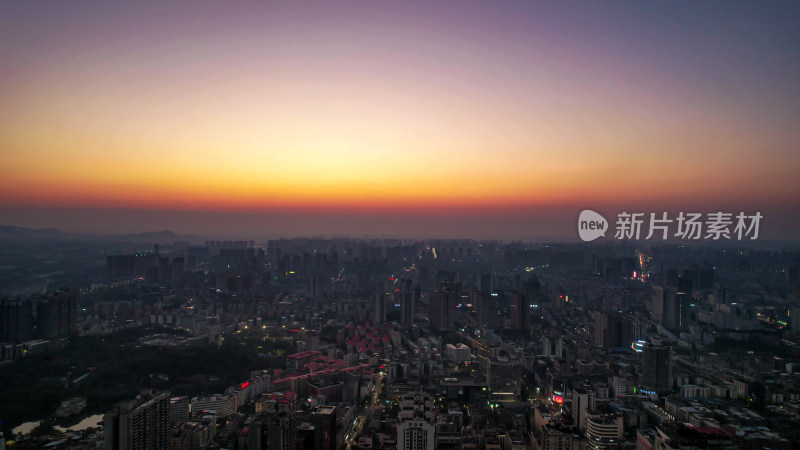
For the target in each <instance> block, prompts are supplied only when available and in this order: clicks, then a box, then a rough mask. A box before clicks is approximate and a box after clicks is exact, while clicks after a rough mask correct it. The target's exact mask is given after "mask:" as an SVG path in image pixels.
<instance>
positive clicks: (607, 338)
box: [594, 313, 633, 348]
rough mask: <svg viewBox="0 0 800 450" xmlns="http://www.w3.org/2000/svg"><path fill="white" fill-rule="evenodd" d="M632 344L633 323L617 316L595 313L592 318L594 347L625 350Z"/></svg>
mask: <svg viewBox="0 0 800 450" xmlns="http://www.w3.org/2000/svg"><path fill="white" fill-rule="evenodd" d="M632 342H633V322H631V320H629V319H628V318H625V317H622V316H620V315H618V314H605V313H597V315H596V316H595V317H594V345H595V346H597V347H602V348H623V347H625V348H627V347H630V346H631V343H632Z"/></svg>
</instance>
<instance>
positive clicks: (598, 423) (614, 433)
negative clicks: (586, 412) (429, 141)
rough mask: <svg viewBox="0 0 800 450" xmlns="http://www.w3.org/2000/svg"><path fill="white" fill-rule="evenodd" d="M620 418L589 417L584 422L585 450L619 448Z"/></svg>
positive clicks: (605, 416)
mask: <svg viewBox="0 0 800 450" xmlns="http://www.w3.org/2000/svg"><path fill="white" fill-rule="evenodd" d="M622 424H623V421H622V417H620V416H617V415H614V414H606V415H601V416H590V417H589V418H587V420H586V440H587V441H588V442H587V444H588V445H587V448H589V449H592V450H601V449H607V448H618V447H620V440H621V439H622Z"/></svg>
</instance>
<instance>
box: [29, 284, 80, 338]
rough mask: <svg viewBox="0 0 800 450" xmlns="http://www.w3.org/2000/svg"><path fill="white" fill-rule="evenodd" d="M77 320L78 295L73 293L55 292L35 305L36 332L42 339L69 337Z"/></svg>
mask: <svg viewBox="0 0 800 450" xmlns="http://www.w3.org/2000/svg"><path fill="white" fill-rule="evenodd" d="M77 319H78V295H77V293H76V292H74V291H70V290H63V291H56V292H53V293H50V294H48V295H46V296H42V297H40V298H39V300H38V302H37V303H36V332H37V335H38V336H39V337H40V338H42V339H54V338H60V337H66V336H69V334H70V333H72V331H73V330H75V326H76V323H77Z"/></svg>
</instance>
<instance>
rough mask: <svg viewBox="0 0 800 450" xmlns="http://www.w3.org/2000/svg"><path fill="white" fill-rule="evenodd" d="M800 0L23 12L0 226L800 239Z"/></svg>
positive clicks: (1, 36)
mask: <svg viewBox="0 0 800 450" xmlns="http://www.w3.org/2000/svg"><path fill="white" fill-rule="evenodd" d="M798 23H800V3H797V2H735V1H719V2H716V1H710V2H612V1H603V2H533V1H531V2H527V1H499V2H482V1H458V2H447V1H441V2H416V1H410V2H366V1H364V2H361V1H342V2H302V1H297V2H275V3H268V2H197V1H192V2H182V1H174V2H151V3H146V4H145V3H144V2H137V3H125V4H122V3H117V2H99V1H98V2H95V1H77V2H3V3H2V4H0V158H1V159H0V161H1V162H0V224H6V225H18V226H30V227H34V228H39V227H56V228H60V229H62V230H65V231H71V232H96V233H103V234H114V233H127V232H140V231H155V230H162V229H170V230H172V231H175V232H178V233H193V234H205V235H208V234H220V235H224V236H233V235H237V236H238V235H250V236H252V237H256V238H260V237H279V236H294V235H303V234H310V235H350V236H367V235H369V236H398V237H445V236H454V237H475V238H499V239H561V238H574V237H575V236H576V235H577V232H576V231H575V220H576V218H577V216H578V213H579V212H580V211H581V210H582V209H584V208H592V209H595V210H600V211H604V212H606V213H611V214H613V213H615V212H618V211H622V210H625V211H642V212H651V211H652V212H660V211H681V210H696V211H716V210H726V211H734V212H738V211H747V212H755V211H761V212H762V214H764V216H765V218H764V222H763V228H762V235H763V236H764V237H766V238H771V239H797V238H798V235H797V231H796V230H797V229H800V205H799V204H798V198H800V183H798V182H797V179H798V173H800V127H799V126H798V124H799V123H800V83H798V82H797V80H798V78H800V27H798V26H797V24H798Z"/></svg>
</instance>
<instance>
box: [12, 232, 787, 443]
mask: <svg viewBox="0 0 800 450" xmlns="http://www.w3.org/2000/svg"><path fill="white" fill-rule="evenodd" d="M15 232H17V233H23V232H28V233H32V231H30V230H21V229H17V230H15ZM53 233H55V232H53ZM153 237H160V238H161V240H160V241H159V242H158V243H155V244H152V245H150V244H147V243H145V241H146V240H147V239H148V238H153ZM165 238H172V239H173V240H171V241H166V240H164V239H165ZM38 239H48V240H49V242H50V244H49V246H48V247H49V248H55V249H56V252H57V254H55V255H49V254H46V253H45V254H42V255H29V256H31V257H34V256H40V257H43V258H45V259H50V258H53V260H51V261H49V263H50V267H49V273H42V272H41V271H42V269H43V267H37V266H35V265H33V266H32V267H28V268H26V271H27V273H28V275H29V276H30V279H32V280H33V279H36V280H40V279H41V278H46V279H47V278H49V280H50V281H48V282H45V284H44V285H36V289H39V290H40V293H38V294H35V295H33V294H31V293H23V292H24V288H23V287H19V288H17V292H16V293H14V292H8V291H7V292H6V293H5V294H4V295H3V296H2V300H0V317H1V318H2V320H0V341H2V344H0V360H1V361H2V363H1V364H2V366H1V367H0V380H2V382H1V383H0V386H2V389H0V420H2V424H3V425H2V426H3V429H2V430H3V433H4V439H5V440H6V442H5V445H6V448H8V449H12V448H19V449H26V448H70V449H84V448H85V449H89V448H106V449H135V448H153V449H162V448H163V449H167V448H169V449H206V448H210V449H240V450H241V449H267V448H269V449H273V448H282V449H290V448H291V449H326V450H330V449H343V448H347V449H350V448H363V449H369V448H404V449H433V448H452V449H471V448H474V449H504V450H505V449H584V448H585V449H603V448H637V449H651V448H659V449H671V448H676V449H677V448H687V447H689V448H714V449H716V448H719V449H734V448H747V449H750V448H773V449H776V448H785V449H789V448H793V447H792V445H793V443H796V442H798V441H800V430H798V429H797V427H796V423H797V420H798V413H799V412H800V411H799V408H800V378H799V377H798V363H800V347H798V343H800V304H799V303H798V294H800V287H799V286H800V278H799V276H800V274H799V272H798V266H799V265H800V252H798V251H787V250H777V251H776V250H760V249H754V248H751V249H746V248H735V247H733V246H707V245H701V244H699V243H698V244H697V245H684V244H681V243H659V244H656V245H650V246H641V245H639V244H641V243H636V242H632V241H616V242H615V241H612V242H603V243H585V244H555V243H554V244H532V243H522V242H509V243H504V242H500V241H474V240H428V241H411V240H391V239H371V240H356V239H322V238H318V239H312V238H308V239H281V240H271V241H268V242H264V243H257V242H254V241H196V240H191V239H183V238H181V237H179V236H176V235H171V234H169V233H167V234H161V235H156V236H147V235H143V236H138V237H136V239H128V240H129V241H131V242H124V239H123V240H121V241H118V242H112V241H109V240H105V241H97V242H94V243H93V244H80V245H86V246H87V248H93V250H92V251H89V250H87V252H86V253H85V254H80V253H77V252H74V251H72V252H68V253H67V255H68V256H67V257H66V258H65V259H62V260H58V256H59V255H61V257H62V258H63V255H64V253H62V251H65V249H66V248H68V247H69V246H74V245H76V243H75V242H70V240H69V239H66V238H65V237H64V236H55V237H53V236H49V237H39V238H38ZM82 239H84V240H86V239H89V238H86V237H84V238H82ZM135 240H138V242H133V241H135ZM35 241H36V239H31V242H35ZM59 242H61V244H59ZM87 242H88V241H87ZM7 243H9V247H8V248H12V249H13V248H17V249H21V248H24V246H25V245H24V244H20V243H17V244H13V243H11V241H7ZM92 246H94V247H92ZM18 251H20V250H15V251H10V253H8V254H5V255H4V258H8V256H9V255H13V254H15V253H16V252H18ZM53 265H58V266H57V267H52V266H53ZM76 268H80V272H76V271H77V270H78V269H76ZM55 269H60V272H61V273H62V277H69V276H73V275H74V276H75V278H72V282H70V283H66V282H64V283H63V286H59V285H57V284H56V285H53V284H52V282H53V277H57V276H58V275H52V273H58V272H59V270H55ZM78 273H80V275H77V274H78ZM17 278H21V276H20V275H17ZM22 279H24V278H22ZM55 282H56V283H58V282H60V281H55ZM48 283H50V284H48ZM29 287H30V286H29Z"/></svg>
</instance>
